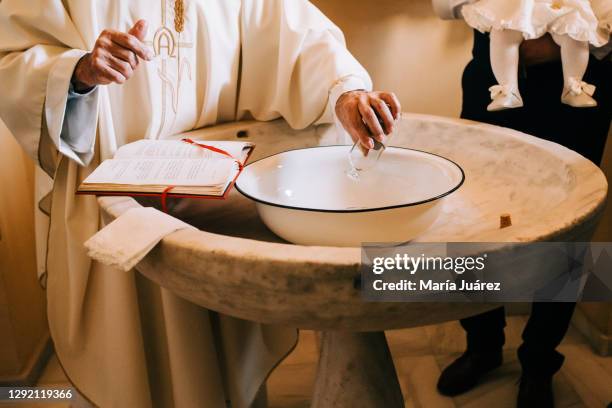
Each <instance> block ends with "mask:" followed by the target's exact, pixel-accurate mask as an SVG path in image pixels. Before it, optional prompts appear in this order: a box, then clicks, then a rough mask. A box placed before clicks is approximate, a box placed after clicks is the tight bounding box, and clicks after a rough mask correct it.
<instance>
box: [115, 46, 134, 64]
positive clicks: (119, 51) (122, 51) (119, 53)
mask: <svg viewBox="0 0 612 408" xmlns="http://www.w3.org/2000/svg"><path fill="white" fill-rule="evenodd" d="M112 54H113V57H115V58H118V59H120V60H122V61H125V62H127V63H128V64H130V67H131V68H132V69H136V67H138V64H139V62H140V61H139V60H138V57H137V56H136V54H134V53H133V52H132V51H130V50H128V49H126V48H123V47H115V48H114V49H113V50H112Z"/></svg>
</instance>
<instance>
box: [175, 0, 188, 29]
mask: <svg viewBox="0 0 612 408" xmlns="http://www.w3.org/2000/svg"><path fill="white" fill-rule="evenodd" d="M184 28H185V7H184V5H183V0H175V1H174V29H175V30H176V32H177V33H179V34H180V33H182V32H183V29H184Z"/></svg>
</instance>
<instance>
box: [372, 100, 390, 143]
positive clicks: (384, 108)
mask: <svg viewBox="0 0 612 408" xmlns="http://www.w3.org/2000/svg"><path fill="white" fill-rule="evenodd" d="M370 105H371V106H372V108H373V109H374V111H375V112H376V116H378V117H379V118H380V121H381V122H382V124H383V125H384V127H385V129H384V131H385V134H387V135H388V134H390V133H391V132H393V126H394V125H395V121H394V119H393V114H392V113H391V110H390V109H389V106H388V105H387V103H386V102H385V101H383V100H382V99H380V98H378V97H376V96H374V97H371V98H370Z"/></svg>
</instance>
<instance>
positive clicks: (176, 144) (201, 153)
mask: <svg viewBox="0 0 612 408" xmlns="http://www.w3.org/2000/svg"><path fill="white" fill-rule="evenodd" d="M196 142H198V143H201V144H205V145H208V146H214V147H216V148H219V149H222V150H225V151H226V152H228V153H229V154H230V155H232V157H234V158H236V159H238V160H242V158H243V157H244V153H243V149H244V148H245V147H248V146H251V144H250V143H244V142H232V141H227V142H218V141H214V142H213V141H206V140H200V141H198V140H196ZM139 157H142V158H177V159H178V158H185V159H189V158H191V159H204V158H206V159H222V158H226V157H227V156H224V155H222V154H219V153H216V152H213V151H211V150H208V149H204V148H202V147H199V146H196V145H193V144H189V143H187V142H183V141H181V140H144V139H143V140H139V141H137V142H133V143H129V144H127V145H124V146H121V147H120V148H119V149H118V150H117V152H116V153H115V159H127V158H139Z"/></svg>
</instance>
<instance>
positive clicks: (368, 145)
mask: <svg viewBox="0 0 612 408" xmlns="http://www.w3.org/2000/svg"><path fill="white" fill-rule="evenodd" d="M345 129H346V131H347V132H348V133H349V135H350V136H351V139H353V141H354V142H357V141H359V148H360V149H361V151H362V152H363V153H364V154H365V153H367V151H368V150H370V149H373V148H374V141H373V140H372V137H371V136H370V131H369V130H368V128H367V127H366V125H365V124H364V123H363V122H362V121H361V117H359V115H358V117H356V118H355V119H354V120H352V121H351V123H349V124H348V125H347V126H345Z"/></svg>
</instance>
